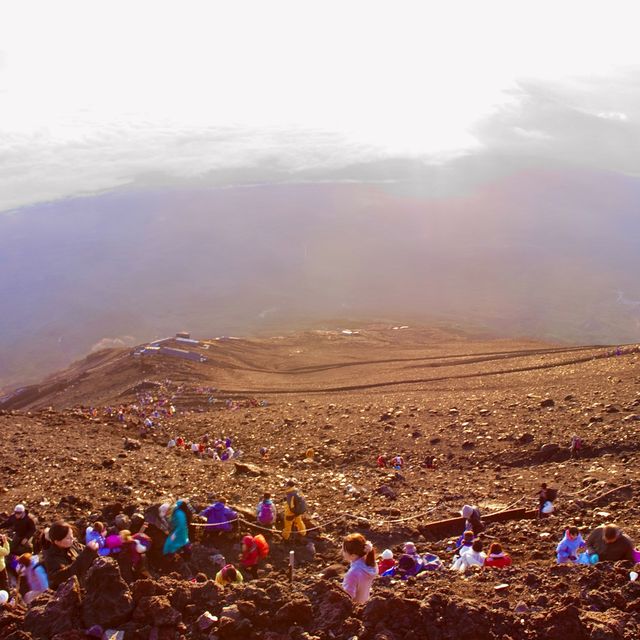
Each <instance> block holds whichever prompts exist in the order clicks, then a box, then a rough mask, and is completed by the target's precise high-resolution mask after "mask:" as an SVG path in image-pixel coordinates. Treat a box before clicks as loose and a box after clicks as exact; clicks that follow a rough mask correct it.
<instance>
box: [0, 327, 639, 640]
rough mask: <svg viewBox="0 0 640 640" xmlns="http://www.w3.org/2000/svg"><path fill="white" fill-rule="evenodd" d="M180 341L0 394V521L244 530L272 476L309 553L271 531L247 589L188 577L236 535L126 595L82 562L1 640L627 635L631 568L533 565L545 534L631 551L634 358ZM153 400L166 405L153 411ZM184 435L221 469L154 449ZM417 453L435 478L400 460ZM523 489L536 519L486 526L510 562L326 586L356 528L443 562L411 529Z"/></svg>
mask: <svg viewBox="0 0 640 640" xmlns="http://www.w3.org/2000/svg"><path fill="white" fill-rule="evenodd" d="M352 329H353V328H352ZM353 331H356V329H353ZM170 344H172V345H173V346H178V347H180V346H181V345H180V344H179V343H174V342H171V343H170ZM189 348H190V349H192V350H195V351H197V352H198V353H201V354H202V356H203V357H206V361H205V362H191V361H186V360H178V359H174V358H170V357H166V356H161V355H153V356H142V357H140V356H134V355H132V352H131V351H130V350H107V351H103V352H99V353H97V354H93V355H92V356H91V357H90V358H87V359H86V360H83V361H80V362H77V363H75V364H74V365H73V366H72V367H70V368H69V369H68V370H66V371H64V372H61V373H59V374H56V375H55V376H52V377H50V378H49V379H47V380H45V381H43V382H42V383H41V384H39V385H34V386H33V387H29V388H26V389H23V390H21V391H20V392H19V393H16V394H11V395H10V396H6V397H5V398H4V400H3V402H2V404H0V429H1V431H2V433H3V435H4V442H5V447H3V448H2V451H0V468H1V469H2V480H1V487H0V491H1V493H0V498H1V500H0V510H2V511H4V512H5V515H8V514H9V513H10V511H11V509H12V507H13V505H14V504H16V503H17V502H23V503H24V504H26V505H27V507H28V509H29V510H30V512H31V513H33V514H34V515H35V516H37V518H38V520H39V522H40V524H41V525H42V526H44V525H47V524H49V523H51V522H52V521H53V520H54V519H56V518H58V517H63V518H66V519H69V521H71V522H73V523H75V524H76V525H77V526H78V528H79V529H82V528H83V527H84V526H86V524H87V523H89V522H91V521H92V519H94V518H96V517H100V518H101V519H104V520H106V521H108V522H112V521H113V519H114V517H115V515H117V514H118V513H120V512H124V513H128V514H131V513H133V512H135V511H144V509H145V508H146V507H147V506H148V505H150V504H154V503H159V502H161V501H166V500H168V499H177V498H180V497H182V498H189V499H190V501H191V503H192V504H193V505H194V506H196V507H197V508H201V507H204V506H206V505H207V504H209V503H210V501H211V499H212V498H213V497H214V496H225V497H226V498H227V501H228V503H229V504H231V505H232V506H233V507H235V508H237V509H238V510H239V511H240V513H241V514H242V517H243V520H244V521H243V522H242V523H241V532H250V531H252V530H253V531H255V529H252V522H253V517H252V513H253V510H254V508H255V504H256V503H257V502H258V500H259V498H260V496H261V494H262V492H264V491H271V492H272V493H273V494H274V495H276V496H282V495H283V493H284V483H285V481H286V480H287V479H288V478H295V479H296V480H297V481H298V483H299V485H300V487H301V488H302V490H303V492H304V494H305V496H306V498H307V503H308V506H309V513H308V514H307V515H308V525H309V527H311V528H313V530H312V531H310V534H309V540H310V541H312V543H313V544H312V545H308V544H306V543H307V542H308V541H300V540H296V541H293V542H291V543H283V542H282V540H281V539H280V538H279V536H277V535H274V536H273V537H272V538H271V548H272V549H271V555H270V557H269V559H268V561H267V563H266V565H264V567H263V568H262V569H261V572H260V576H259V579H258V580H255V581H250V582H248V583H245V585H240V586H236V587H228V588H227V590H226V591H222V590H218V588H217V587H216V586H215V585H214V584H213V583H212V582H211V578H212V576H213V572H214V570H215V567H214V565H213V561H212V559H211V557H212V555H213V554H215V553H216V552H222V553H223V554H224V555H225V556H226V557H227V559H228V560H230V561H232V560H234V559H235V556H236V555H237V553H238V551H239V546H238V545H237V541H228V542H224V543H222V544H218V547H217V548H213V547H211V546H207V545H205V544H201V543H197V544H196V545H195V546H194V553H193V557H192V559H191V561H190V563H189V564H186V565H184V566H182V567H181V568H180V571H179V572H177V573H176V572H174V573H171V574H170V575H159V574H155V573H154V576H153V578H152V579H147V580H141V581H138V582H136V583H134V584H132V585H127V584H126V583H125V582H124V581H123V580H122V578H121V577H120V574H119V571H118V569H117V565H116V564H115V563H114V562H113V561H112V560H109V559H107V560H104V559H103V560H100V561H96V563H94V566H93V567H92V569H91V570H90V573H89V575H88V576H87V577H86V581H85V582H84V583H83V584H82V585H81V586H80V585H78V583H77V582H76V581H75V579H73V580H70V581H69V582H67V583H65V584H64V585H62V586H61V587H60V588H59V590H58V592H57V593H55V594H53V593H50V594H45V595H43V596H41V597H40V598H39V599H38V600H37V601H36V602H35V603H34V605H32V607H31V608H30V610H29V611H28V612H25V611H24V610H23V609H21V608H17V609H14V610H4V611H3V612H2V613H1V614H0V638H12V639H13V640H18V639H24V640H26V639H27V638H57V640H63V639H71V638H80V637H82V638H84V637H86V636H85V634H86V632H87V630H91V633H94V634H96V635H97V637H100V636H101V634H102V630H106V629H119V630H124V632H125V634H124V637H125V638H126V639H127V640H129V638H132V639H134V638H136V639H137V638H181V637H185V638H212V639H213V638H221V639H224V638H267V639H271V640H280V639H282V640H284V639H285V638H292V639H295V638H300V639H302V638H307V639H313V638H317V639H322V640H325V639H330V638H335V639H342V638H344V639H345V640H346V639H347V638H354V637H357V638H360V639H371V640H373V639H378V640H384V639H389V640H391V639H394V638H398V639H401V638H403V639H404V638H407V639H412V638H413V639H417V638H428V639H429V640H445V639H452V640H453V639H454V638H469V639H472V638H496V639H498V638H504V639H506V638H511V639H512V640H516V639H524V638H527V639H534V638H540V639H542V638H545V639H546V638H550V639H554V638H563V639H568V638H576V639H581V638H584V639H587V638H589V639H594V640H595V639H602V640H604V639H612V640H613V639H617V638H625V639H631V638H637V637H638V636H639V634H640V616H639V613H640V584H638V582H631V581H630V580H629V572H630V570H631V569H632V568H633V567H632V566H629V565H628V564H625V563H617V564H616V565H611V564H607V563H601V564H599V565H596V566H592V567H582V566H581V567H565V566H562V567H558V566H556V564H555V556H554V550H555V546H556V544H557V542H558V541H559V539H560V538H561V537H562V532H563V528H564V527H565V526H566V525H568V524H576V525H578V526H580V527H581V528H582V530H583V532H584V534H583V535H586V534H587V533H588V532H589V531H590V530H591V529H592V528H593V527H594V526H596V525H598V524H601V523H603V522H608V521H615V522H616V523H618V524H619V525H621V526H622V527H623V528H624V530H625V531H626V533H628V534H629V535H630V536H631V537H632V539H634V540H635V541H636V542H638V541H640V526H639V525H638V521H639V518H638V516H640V507H638V506H636V497H637V495H638V489H639V488H640V481H639V478H638V472H637V469H638V461H639V449H640V438H639V436H640V371H639V370H638V359H639V357H640V353H639V350H638V347H637V345H625V346H620V347H615V346H614V347H611V346H587V347H565V346H558V345H547V344H542V343H536V342H530V341H523V340H522V341H516V340H493V339H489V338H487V337H485V336H473V335H467V334H464V333H462V332H453V331H445V330H442V329H413V328H404V329H400V328H395V329H393V328H390V327H382V326H373V327H363V328H357V333H343V332H341V331H323V332H308V333H305V334H296V335H290V336H281V337H277V338H271V339H261V340H257V339H255V340H244V339H243V340H235V339H219V340H211V341H202V342H200V344H199V345H196V346H191V347H189ZM169 405H173V406H175V408H176V412H175V414H173V415H170V414H169V413H166V414H165V413H164V410H165V409H166V407H167V406H169ZM134 406H135V407H137V409H136V408H134ZM120 407H122V409H123V419H122V421H120V420H119V419H118V416H117V410H118V408H120ZM153 410H156V411H157V415H156V416H154V419H153V421H154V426H153V427H152V428H145V427H144V424H143V417H142V415H141V414H142V413H143V412H146V413H147V414H148V413H149V412H151V411H153ZM205 433H208V434H210V435H211V436H212V437H214V438H215V437H221V436H223V435H224V436H230V437H232V438H233V443H234V447H235V448H237V449H240V450H242V452H243V453H242V456H241V457H240V458H239V460H238V462H239V463H240V464H234V461H229V462H214V461H213V460H210V459H206V458H205V459H201V458H199V457H197V456H195V455H193V454H191V453H190V452H187V451H184V450H175V449H171V450H170V449H167V447H166V444H167V441H168V440H169V439H170V437H173V436H178V435H181V436H183V437H184V438H185V439H187V440H197V439H198V438H199V437H200V436H202V435H203V434H205ZM574 433H576V434H578V435H579V436H580V437H581V438H582V439H583V440H584V441H585V449H584V450H583V452H582V456H581V457H580V458H579V459H577V460H575V459H570V458H569V451H568V445H569V441H570V439H571V436H572V435H573V434H574ZM132 439H133V442H131V440H132ZM261 447H267V448H268V450H269V451H268V455H267V457H266V458H263V457H262V456H261V455H260V453H259V450H260V448H261ZM308 448H312V449H313V450H314V452H315V455H314V458H313V460H309V459H305V452H306V451H307V449H308ZM380 453H383V454H387V455H395V454H397V453H399V454H401V455H402V456H403V457H404V460H405V467H404V469H402V471H400V472H395V471H393V470H389V469H378V468H377V467H376V458H377V456H378V455H379V454H380ZM427 455H433V456H435V457H436V462H437V467H436V469H435V470H431V469H427V468H425V467H424V465H423V464H422V463H423V460H424V458H425V457H426V456H427ZM245 465H247V466H245ZM543 481H546V482H547V483H549V484H550V485H553V486H554V487H557V488H558V490H559V497H558V500H557V502H556V513H555V514H554V515H553V516H551V517H550V518H546V519H543V520H536V519H530V518H523V519H517V520H516V519H512V520H511V519H510V520H506V521H504V522H495V523H491V524H488V526H487V531H486V535H487V538H488V540H492V539H497V540H499V541H501V542H502V543H503V546H504V547H505V548H506V550H507V551H508V552H509V553H510V554H511V556H512V558H513V561H514V563H513V566H512V567H511V568H508V569H503V570H500V571H497V570H492V571H485V572H483V573H477V574H470V575H467V576H459V575H453V574H452V573H451V572H449V571H447V570H445V571H441V572H432V573H428V574H426V575H424V577H420V578H410V579H409V580H407V581H400V580H394V579H391V578H381V579H379V580H378V581H377V582H376V583H375V584H374V588H373V596H372V598H371V600H370V601H369V603H367V604H366V605H364V606H354V605H353V604H352V602H351V601H350V599H349V598H348V596H346V595H345V594H344V593H343V592H342V590H341V589H340V581H341V576H342V574H343V573H344V571H345V570H346V566H345V565H344V563H342V560H341V553H340V547H341V539H342V537H343V536H344V534H346V533H349V532H353V531H359V532H362V533H363V534H365V535H366V537H367V538H369V539H370V540H371V541H372V542H373V543H374V545H375V547H376V548H377V549H378V550H379V551H381V550H382V549H384V548H386V547H389V548H391V549H393V550H394V552H395V553H396V556H397V555H398V554H400V553H401V549H402V543H403V542H405V541H406V540H413V541H414V542H416V544H417V545H418V549H419V551H421V552H426V551H430V552H432V553H435V554H437V555H439V556H440V557H441V558H442V559H444V560H446V561H447V564H448V560H449V558H450V552H448V551H447V546H448V544H449V539H450V537H451V536H453V535H454V534H456V533H458V531H457V530H452V531H450V532H449V531H446V530H445V531H442V532H438V533H434V532H433V531H432V530H430V529H428V528H425V525H426V524H428V523H430V522H434V521H439V520H443V519H448V518H453V517H456V516H457V515H458V512H459V510H460V507H461V506H462V504H465V503H469V504H477V505H479V507H480V509H481V510H482V512H483V513H491V512H498V511H501V510H504V509H507V508H509V507H512V506H523V507H526V508H527V509H532V508H535V506H536V505H537V500H536V494H537V489H538V487H539V484H540V483H541V482H543ZM279 504H281V503H279ZM281 510H282V509H281V508H280V511H281ZM290 549H293V550H294V551H295V557H296V564H297V566H296V570H295V576H294V580H293V583H290V580H289V569H288V558H289V550H290ZM97 625H98V626H99V627H101V630H98V628H97Z"/></svg>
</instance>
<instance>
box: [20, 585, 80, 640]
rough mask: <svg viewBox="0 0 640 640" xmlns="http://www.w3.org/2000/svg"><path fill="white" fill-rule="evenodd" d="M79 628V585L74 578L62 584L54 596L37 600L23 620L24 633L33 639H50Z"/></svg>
mask: <svg viewBox="0 0 640 640" xmlns="http://www.w3.org/2000/svg"><path fill="white" fill-rule="evenodd" d="M81 626H82V625H81V611H80V584H79V583H78V578H77V577H76V576H72V577H71V578H69V579H68V580H67V581H65V582H63V583H62V584H61V585H60V586H59V587H58V589H57V590H56V592H55V595H53V596H51V597H49V598H48V599H45V597H43V596H41V597H40V598H38V601H37V603H34V604H33V605H32V606H31V608H30V609H29V611H28V612H27V615H26V617H25V620H24V628H25V631H28V632H29V633H31V635H32V636H33V637H34V638H52V637H53V636H55V635H57V634H59V633H63V632H64V631H70V630H72V629H78V628H79V627H81Z"/></svg>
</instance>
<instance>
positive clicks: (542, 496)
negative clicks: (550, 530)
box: [538, 482, 558, 518]
mask: <svg viewBox="0 0 640 640" xmlns="http://www.w3.org/2000/svg"><path fill="white" fill-rule="evenodd" d="M557 496H558V491H557V489H552V488H551V487H548V486H547V483H546V482H543V483H542V484H541V485H540V490H539V491H538V518H546V517H547V516H549V515H550V514H552V513H553V501H554V500H555V499H556V497H557Z"/></svg>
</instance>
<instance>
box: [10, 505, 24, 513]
mask: <svg viewBox="0 0 640 640" xmlns="http://www.w3.org/2000/svg"><path fill="white" fill-rule="evenodd" d="M25 511H26V509H25V508H24V505H23V504H17V505H16V506H15V507H14V508H13V513H24V512H25Z"/></svg>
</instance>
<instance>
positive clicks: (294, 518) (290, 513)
mask: <svg viewBox="0 0 640 640" xmlns="http://www.w3.org/2000/svg"><path fill="white" fill-rule="evenodd" d="M306 510H307V504H306V502H305V500H304V498H303V497H302V495H301V494H300V491H299V490H298V489H296V483H295V482H294V481H293V480H289V481H287V493H286V496H285V506H284V529H283V530H282V539H283V540H288V539H289V536H290V535H291V530H292V528H293V527H294V526H295V528H296V530H297V531H298V533H299V534H300V535H301V536H305V535H306V534H307V528H306V527H305V526H304V522H303V521H302V515H303V514H304V513H305V511H306Z"/></svg>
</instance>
